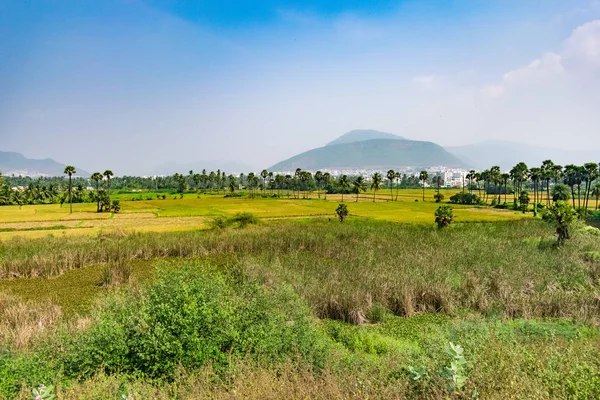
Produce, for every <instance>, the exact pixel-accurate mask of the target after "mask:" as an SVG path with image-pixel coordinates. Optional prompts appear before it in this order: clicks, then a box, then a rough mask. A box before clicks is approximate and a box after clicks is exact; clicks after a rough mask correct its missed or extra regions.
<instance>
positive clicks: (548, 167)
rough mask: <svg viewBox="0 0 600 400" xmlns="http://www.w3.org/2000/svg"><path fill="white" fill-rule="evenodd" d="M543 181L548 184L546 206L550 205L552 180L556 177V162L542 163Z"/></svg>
mask: <svg viewBox="0 0 600 400" xmlns="http://www.w3.org/2000/svg"><path fill="white" fill-rule="evenodd" d="M541 170H542V179H543V181H544V182H546V204H547V205H549V204H550V180H551V179H552V178H553V177H554V173H555V172H554V162H553V161H552V160H545V161H543V162H542V168H541Z"/></svg>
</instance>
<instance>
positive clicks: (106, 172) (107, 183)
mask: <svg viewBox="0 0 600 400" xmlns="http://www.w3.org/2000/svg"><path fill="white" fill-rule="evenodd" d="M103 175H104V177H105V178H106V185H107V188H108V198H109V200H110V179H111V178H112V177H113V175H114V174H113V172H112V171H111V170H110V169H107V170H106V171H104V174H103Z"/></svg>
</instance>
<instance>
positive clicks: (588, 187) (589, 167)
mask: <svg viewBox="0 0 600 400" xmlns="http://www.w3.org/2000/svg"><path fill="white" fill-rule="evenodd" d="M583 176H584V178H585V195H584V201H585V210H586V211H587V209H588V203H589V200H590V192H591V191H592V183H593V182H594V181H595V180H596V179H598V164H596V163H593V162H590V163H586V164H585V165H584V166H583Z"/></svg>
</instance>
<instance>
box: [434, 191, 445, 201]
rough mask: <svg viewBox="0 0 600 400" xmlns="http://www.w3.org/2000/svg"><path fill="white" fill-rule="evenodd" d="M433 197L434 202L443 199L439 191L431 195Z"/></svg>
mask: <svg viewBox="0 0 600 400" xmlns="http://www.w3.org/2000/svg"><path fill="white" fill-rule="evenodd" d="M433 198H434V199H435V202H436V203H441V202H442V200H444V195H443V194H441V193H436V194H434V195H433Z"/></svg>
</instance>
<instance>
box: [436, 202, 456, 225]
mask: <svg viewBox="0 0 600 400" xmlns="http://www.w3.org/2000/svg"><path fill="white" fill-rule="evenodd" d="M453 220H454V213H453V212H452V207H450V206H441V207H439V208H438V209H437V211H436V212H435V223H436V224H437V225H438V228H440V229H441V228H444V227H446V226H448V225H450V224H451V223H452V221H453Z"/></svg>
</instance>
